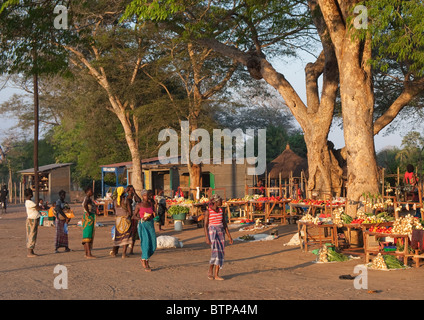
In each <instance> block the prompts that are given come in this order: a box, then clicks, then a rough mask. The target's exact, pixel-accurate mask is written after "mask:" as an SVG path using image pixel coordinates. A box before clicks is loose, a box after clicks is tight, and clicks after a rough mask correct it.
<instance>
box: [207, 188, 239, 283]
mask: <svg viewBox="0 0 424 320" xmlns="http://www.w3.org/2000/svg"><path fill="white" fill-rule="evenodd" d="M221 206H222V198H221V197H220V196H218V195H217V194H214V195H213V196H212V197H211V200H210V202H209V208H208V209H207V212H205V223H204V230H205V236H206V243H207V244H209V245H210V246H211V258H210V261H209V270H208V279H209V280H224V279H223V278H221V277H220V276H219V270H220V269H222V266H223V264H224V248H225V233H226V234H227V236H228V240H229V242H230V244H233V239H232V237H231V234H230V231H229V230H228V226H227V222H226V220H225V217H224V214H223V212H222V208H220V207H221Z"/></svg>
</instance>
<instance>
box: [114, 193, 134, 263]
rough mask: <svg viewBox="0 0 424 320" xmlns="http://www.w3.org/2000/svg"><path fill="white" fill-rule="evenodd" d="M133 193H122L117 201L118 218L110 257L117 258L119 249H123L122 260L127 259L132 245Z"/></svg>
mask: <svg viewBox="0 0 424 320" xmlns="http://www.w3.org/2000/svg"><path fill="white" fill-rule="evenodd" d="M132 197H133V194H132V192H128V193H121V194H120V195H119V197H118V198H117V199H116V202H117V206H116V218H115V234H114V240H113V242H114V244H113V248H112V251H111V252H110V255H111V256H113V257H116V255H117V254H118V251H119V247H123V252H122V258H123V259H124V258H126V257H127V249H128V246H129V245H131V243H132V234H131V218H132V215H133V210H132Z"/></svg>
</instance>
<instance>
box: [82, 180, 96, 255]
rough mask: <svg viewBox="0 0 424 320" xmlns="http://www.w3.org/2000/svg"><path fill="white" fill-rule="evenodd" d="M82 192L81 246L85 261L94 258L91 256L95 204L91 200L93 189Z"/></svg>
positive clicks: (88, 188) (89, 188)
mask: <svg viewBox="0 0 424 320" xmlns="http://www.w3.org/2000/svg"><path fill="white" fill-rule="evenodd" d="M84 192H85V198H84V201H83V203H82V207H83V208H84V214H83V216H82V228H83V229H82V244H83V246H84V250H85V257H86V258H87V259H93V258H96V257H95V256H93V255H92V254H91V250H92V249H93V241H94V230H95V223H96V204H95V203H94V201H93V199H91V197H92V196H93V188H92V187H90V186H89V187H87V188H85V190H84Z"/></svg>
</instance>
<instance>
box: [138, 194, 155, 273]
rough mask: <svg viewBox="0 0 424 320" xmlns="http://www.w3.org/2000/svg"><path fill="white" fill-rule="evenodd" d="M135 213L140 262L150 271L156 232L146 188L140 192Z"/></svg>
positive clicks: (152, 208)
mask: <svg viewBox="0 0 424 320" xmlns="http://www.w3.org/2000/svg"><path fill="white" fill-rule="evenodd" d="M136 215H137V218H138V219H139V222H138V228H137V229H138V236H139V238H140V246H141V263H142V265H143V268H144V270H145V271H148V272H149V271H152V268H151V267H150V265H149V259H150V257H151V256H152V255H153V253H154V252H155V250H156V233H155V225H154V222H153V218H154V217H155V209H154V204H152V202H151V200H150V199H149V193H148V192H147V190H143V191H142V192H141V202H140V203H139V204H138V205H137V209H136Z"/></svg>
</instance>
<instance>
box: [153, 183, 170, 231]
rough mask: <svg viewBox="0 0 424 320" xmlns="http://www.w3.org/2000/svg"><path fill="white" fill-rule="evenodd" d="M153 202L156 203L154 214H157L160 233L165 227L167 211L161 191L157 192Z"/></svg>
mask: <svg viewBox="0 0 424 320" xmlns="http://www.w3.org/2000/svg"><path fill="white" fill-rule="evenodd" d="M155 201H156V208H157V209H156V212H157V213H158V216H159V221H158V228H159V231H162V226H164V225H165V214H166V211H167V210H168V209H167V208H166V199H165V197H164V196H163V190H159V192H158V195H157V196H156V199H155Z"/></svg>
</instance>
